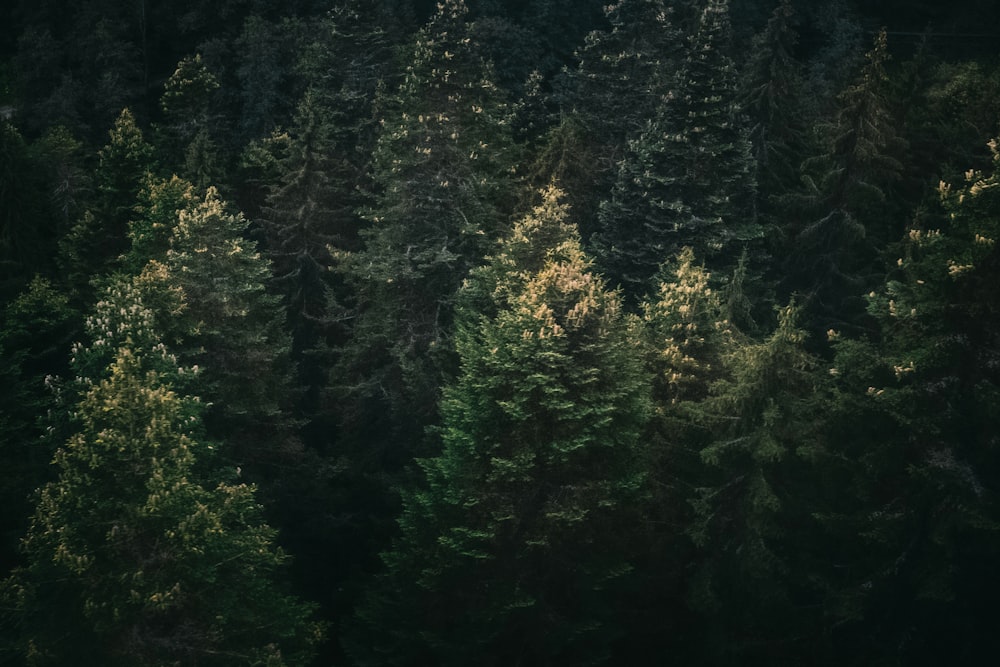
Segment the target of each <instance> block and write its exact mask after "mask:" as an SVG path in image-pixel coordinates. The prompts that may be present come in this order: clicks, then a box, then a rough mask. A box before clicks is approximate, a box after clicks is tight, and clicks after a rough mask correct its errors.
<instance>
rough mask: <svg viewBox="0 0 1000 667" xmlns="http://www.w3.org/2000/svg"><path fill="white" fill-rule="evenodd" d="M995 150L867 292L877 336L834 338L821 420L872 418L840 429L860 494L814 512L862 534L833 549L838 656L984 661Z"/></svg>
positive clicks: (998, 355) (999, 333)
mask: <svg viewBox="0 0 1000 667" xmlns="http://www.w3.org/2000/svg"><path fill="white" fill-rule="evenodd" d="M998 146H1000V145H998V142H996V141H993V142H991V148H992V151H993V158H994V167H993V169H992V170H991V171H990V172H987V173H982V172H978V171H975V170H970V171H969V172H968V173H967V174H966V181H965V182H964V183H963V184H962V185H961V186H960V187H957V188H951V187H950V186H948V185H946V184H944V183H942V184H941V187H940V194H941V200H942V204H943V206H944V212H945V213H946V215H945V216H943V217H942V218H941V219H940V220H939V221H938V223H939V224H940V226H937V225H938V223H932V224H931V225H929V226H918V227H914V228H912V229H911V230H910V232H909V234H908V236H907V239H906V241H905V243H904V244H903V247H902V252H901V253H900V255H901V256H900V257H899V259H898V261H897V266H896V268H895V270H894V271H893V272H892V273H891V274H890V276H889V278H888V280H887V281H886V282H885V284H884V286H883V287H881V288H880V289H878V290H874V291H873V292H871V293H870V295H869V300H868V303H869V310H870V312H871V314H872V316H873V317H874V319H875V320H876V322H877V323H878V324H879V334H880V335H879V338H878V339H876V340H874V341H871V342H869V341H851V340H842V341H841V342H840V343H839V344H838V345H837V352H838V355H837V358H836V359H835V363H836V366H835V367H836V369H837V372H838V379H839V381H840V384H841V387H842V390H841V391H842V392H843V398H842V399H841V400H840V401H838V404H837V405H835V408H836V413H835V414H833V415H831V420H836V419H837V418H838V417H839V418H840V419H841V420H842V419H843V417H844V415H845V414H864V415H865V416H866V419H865V422H863V423H865V424H872V425H881V427H880V428H879V429H878V430H875V429H874V428H866V429H864V430H862V429H859V428H858V427H857V426H858V425H855V428H853V429H852V428H850V427H849V426H848V425H847V423H846V422H841V424H839V430H840V431H841V434H840V437H839V438H838V440H839V442H841V443H842V449H840V450H838V452H837V453H838V454H839V455H840V457H841V458H842V459H843V460H844V461H848V462H852V463H853V465H852V466H851V467H850V468H849V472H850V473H851V474H852V476H853V479H854V486H855V492H854V493H853V494H852V495H851V498H850V499H844V498H838V501H839V506H832V507H831V509H830V510H829V511H828V512H825V513H824V520H825V521H826V522H828V523H829V525H830V530H831V532H832V533H833V534H834V535H836V536H837V538H838V541H839V542H840V543H842V544H845V545H847V544H849V543H848V542H845V541H844V540H845V539H854V540H857V541H858V546H857V547H856V548H855V549H851V550H848V549H845V553H843V554H838V556H839V560H840V562H845V563H848V564H849V568H848V569H847V570H846V571H845V574H847V575H849V576H848V577H844V578H842V579H841V580H840V581H839V582H838V583H839V584H840V585H839V586H838V587H837V588H836V589H835V590H836V594H837V597H836V600H837V601H838V603H839V604H838V606H837V607H836V608H835V611H836V616H835V618H836V619H837V620H839V621H840V622H841V625H840V635H839V636H838V637H837V639H838V642H837V645H836V646H837V648H838V649H839V650H840V652H841V655H842V658H841V660H842V664H862V663H863V662H865V661H870V659H871V657H872V656H878V657H879V658H880V659H883V660H887V661H888V660H892V661H896V662H901V663H906V662H909V663H915V662H929V663H933V662H940V661H948V660H956V661H958V662H969V663H974V662H978V661H980V660H985V659H988V648H987V647H988V642H987V641H984V638H986V637H988V636H990V630H989V629H988V626H989V624H990V623H991V621H989V620H987V619H989V618H991V614H990V612H989V609H990V608H991V604H992V602H991V600H992V599H993V598H994V597H995V596H996V595H997V592H998V590H997V585H996V582H995V579H994V578H993V577H992V575H991V574H990V573H989V571H988V568H989V565H988V563H991V562H993V561H994V560H995V558H996V555H997V554H998V553H1000V540H998V535H1000V530H998V529H1000V510H998V507H997V503H996V494H995V491H994V486H995V482H994V480H995V479H996V473H997V470H1000V458H998V456H997V437H996V433H997V415H998V414H1000V412H998V410H997V406H998V405H1000V377H998V374H997V368H998V364H997V360H998V359H1000V313H998V310H997V306H996V303H997V302H996V297H995V285H996V280H997V271H998V266H1000V264H998V262H997V250H996V243H995V240H996V238H997V237H998V234H1000V227H998V221H1000V215H998V213H1000V198H998V195H997V193H998V192H1000V189H998V188H1000V147H998ZM834 424H837V422H836V421H834ZM835 428H836V426H835ZM851 500H853V501H854V502H851Z"/></svg>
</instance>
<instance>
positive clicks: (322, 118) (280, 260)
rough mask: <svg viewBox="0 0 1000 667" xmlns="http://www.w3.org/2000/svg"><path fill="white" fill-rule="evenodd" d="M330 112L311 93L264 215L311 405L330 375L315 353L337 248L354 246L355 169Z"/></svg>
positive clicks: (323, 335)
mask: <svg viewBox="0 0 1000 667" xmlns="http://www.w3.org/2000/svg"><path fill="white" fill-rule="evenodd" d="M329 115H330V112H329V110H327V109H326V108H325V107H323V106H322V105H321V104H320V101H319V98H318V96H317V95H316V94H315V93H314V92H313V91H308V92H307V93H306V95H305V96H304V97H303V99H302V102H301V103H300V105H299V109H298V111H297V113H296V117H295V119H294V120H293V124H292V128H291V130H290V132H289V133H287V134H286V135H284V137H283V141H281V144H282V145H281V153H280V155H279V162H278V168H279V170H280V180H279V181H278V183H276V184H275V185H274V186H273V188H272V190H271V192H270V194H269V195H268V197H267V203H266V204H265V206H264V208H263V211H262V220H261V221H260V222H261V224H262V226H263V228H264V236H265V246H266V248H267V255H268V257H269V258H270V260H271V267H272V270H273V271H274V280H273V283H272V285H273V287H274V288H275V290H276V291H277V293H279V294H280V295H281V296H282V302H283V305H284V307H285V310H286V313H287V319H286V322H287V325H288V329H289V330H290V332H291V334H292V355H293V357H294V360H295V361H296V362H297V363H298V375H299V379H300V381H301V384H302V386H303V387H304V388H305V389H306V390H307V393H308V394H309V396H310V397H311V399H310V402H311V403H313V404H315V402H316V399H317V394H318V392H319V391H320V389H321V388H322V387H323V386H325V385H326V383H327V382H328V380H329V377H328V374H329V364H328V363H327V364H323V363H320V360H319V359H318V358H317V357H316V355H317V353H318V352H319V351H320V350H322V349H323V348H324V347H325V345H326V343H327V339H328V334H329V330H330V328H331V319H332V316H333V315H334V313H332V312H331V310H332V309H333V308H334V307H335V306H336V293H335V292H333V291H332V290H331V288H332V287H333V281H332V279H331V278H332V269H333V267H334V253H337V252H338V251H339V252H343V251H345V250H350V249H356V247H357V227H358V219H357V217H356V214H355V211H354V204H356V203H357V196H356V195H355V194H354V187H353V186H354V173H353V169H352V167H351V165H350V164H348V163H347V162H346V160H345V159H344V158H342V157H341V156H340V155H339V154H337V153H336V152H335V150H336V149H335V145H334V138H333V136H332V134H333V128H332V125H331V121H330V118H329ZM340 291H341V292H343V290H340ZM342 298H343V297H342ZM338 314H339V313H338ZM307 356H308V357H310V358H309V359H308V361H307V359H306V357H307Z"/></svg>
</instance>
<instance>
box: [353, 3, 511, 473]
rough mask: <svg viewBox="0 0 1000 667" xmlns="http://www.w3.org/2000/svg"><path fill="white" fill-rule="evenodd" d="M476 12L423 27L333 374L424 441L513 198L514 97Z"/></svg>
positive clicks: (392, 102) (446, 8)
mask: <svg viewBox="0 0 1000 667" xmlns="http://www.w3.org/2000/svg"><path fill="white" fill-rule="evenodd" d="M467 14H468V9H467V8H466V6H465V4H464V2H462V1H461V0H449V1H448V2H444V3H442V4H441V5H439V8H438V11H437V12H436V13H435V15H434V16H433V17H432V19H431V21H430V22H429V23H428V24H427V25H426V26H425V27H424V28H423V29H422V30H420V31H419V32H418V33H417V36H416V38H415V41H414V44H413V60H412V64H411V65H410V66H409V67H408V68H407V72H406V75H405V78H404V80H403V82H402V84H401V85H400V88H399V90H398V91H397V92H396V93H395V94H394V95H393V96H392V97H391V98H390V99H389V100H388V101H387V103H386V117H385V118H384V126H383V127H382V131H381V134H380V136H379V141H378V146H377V149H376V152H375V163H374V171H373V178H374V183H375V186H376V188H377V190H376V199H375V202H374V204H373V206H372V208H371V209H370V210H368V211H367V212H366V215H365V217H366V221H367V225H366V226H365V227H364V228H363V229H362V231H361V236H362V241H363V244H364V247H363V249H362V250H361V251H359V252H358V253H356V254H354V255H353V256H352V257H350V258H349V259H348V260H347V262H348V265H347V267H346V268H347V271H348V277H349V279H350V280H351V281H352V283H353V284H354V285H356V289H357V292H358V297H357V298H358V301H359V303H358V313H357V317H356V319H355V321H354V326H353V332H352V337H353V338H352V341H351V342H350V343H349V344H348V346H347V347H345V349H344V350H343V358H342V360H341V368H340V369H339V370H338V371H337V372H336V373H335V376H334V377H335V379H336V381H337V382H338V383H343V384H346V385H347V386H348V387H351V389H350V394H351V395H350V396H349V397H348V399H349V401H350V404H352V405H364V403H365V402H369V401H372V402H373V405H375V406H377V407H376V408H375V414H372V413H371V412H370V411H369V410H368V409H363V410H362V411H361V417H362V419H365V420H367V419H370V418H372V417H375V418H376V419H377V420H378V421H379V422H385V423H386V424H387V425H389V426H394V427H396V428H397V429H399V430H397V431H396V434H395V435H394V436H393V439H394V440H401V441H402V442H410V443H412V442H414V441H416V440H419V439H420V438H421V434H422V432H423V427H424V426H425V425H426V424H427V423H428V422H429V421H430V420H431V419H432V418H433V415H434V412H435V409H436V403H437V398H438V394H439V390H438V386H439V384H440V381H441V372H442V365H443V364H445V365H446V364H448V363H450V362H449V354H450V353H449V352H448V350H449V348H450V347H451V344H450V342H449V339H450V334H451V326H452V310H453V306H452V302H453V299H454V295H455V292H456V291H457V290H458V288H459V286H460V285H461V282H462V280H463V279H464V277H465V276H466V274H467V273H468V272H469V270H470V269H471V268H472V267H474V266H476V265H477V264H478V263H480V262H481V260H482V258H483V256H484V255H485V253H486V249H487V247H488V244H489V243H490V242H491V240H492V239H495V238H497V237H498V235H499V233H500V231H501V229H502V225H503V223H504V220H505V217H506V214H507V212H508V210H509V208H510V205H511V199H512V193H511V180H512V174H511V171H512V167H511V164H512V163H513V156H512V155H511V154H510V153H511V151H512V145H511V142H510V137H509V126H508V124H507V119H506V117H505V114H506V105H505V104H504V103H503V101H502V95H501V93H500V91H499V90H497V88H496V87H495V86H494V85H493V83H492V82H491V81H490V79H489V73H490V67H489V66H488V64H487V63H484V62H483V61H482V59H481V58H479V56H478V55H477V53H476V50H475V45H474V43H473V42H472V41H471V39H470V38H469V37H468V36H467V35H468V30H469V29H468V25H467ZM343 384H342V386H343ZM386 413H387V414H388V415H389V420H388V421H387V422H386V420H385V419H384V417H385V414H386ZM350 419H351V420H352V421H353V419H354V418H353V417H352V418H350ZM348 426H349V428H350V429H354V428H357V427H358V425H356V424H349V425H348ZM360 426H361V427H362V428H364V427H365V426H366V425H365V424H361V425H360ZM402 451H404V454H403V460H406V458H408V455H407V454H406V453H405V448H404V449H403V450H402Z"/></svg>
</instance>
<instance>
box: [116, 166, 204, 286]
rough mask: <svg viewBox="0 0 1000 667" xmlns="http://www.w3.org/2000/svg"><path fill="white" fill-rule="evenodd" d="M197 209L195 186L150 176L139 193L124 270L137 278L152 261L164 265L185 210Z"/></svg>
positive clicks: (173, 178)
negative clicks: (172, 236) (173, 235)
mask: <svg viewBox="0 0 1000 667" xmlns="http://www.w3.org/2000/svg"><path fill="white" fill-rule="evenodd" d="M194 205H195V190H194V186H193V185H192V184H191V183H189V182H188V181H185V180H184V179H182V178H178V177H177V176H172V177H170V179H169V180H166V179H159V178H156V177H155V176H152V175H149V176H148V177H147V178H146V180H145V182H144V183H143V186H142V189H141V190H140V191H139V194H138V196H137V201H136V204H135V207H134V215H133V217H132V219H131V220H130V221H129V230H128V235H129V240H130V241H131V244H130V247H129V251H128V253H127V254H126V255H125V260H124V262H123V263H122V268H123V269H124V270H125V271H127V272H128V273H130V274H132V275H135V274H138V273H140V272H141V271H142V269H143V267H145V265H146V263H147V262H148V261H149V260H156V261H158V262H163V261H164V260H165V259H166V256H167V250H168V249H169V247H170V236H171V234H172V233H173V231H174V227H175V226H176V225H177V222H178V216H179V214H180V212H181V211H182V210H185V209H189V208H192V207H193V206H194Z"/></svg>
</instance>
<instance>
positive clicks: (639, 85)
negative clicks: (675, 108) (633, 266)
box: [536, 0, 684, 239]
mask: <svg viewBox="0 0 1000 667" xmlns="http://www.w3.org/2000/svg"><path fill="white" fill-rule="evenodd" d="M667 4H668V3H665V2H663V0H622V1H621V2H616V3H613V4H610V5H607V6H606V7H605V8H604V13H605V17H606V19H607V21H608V22H609V23H610V30H600V31H595V32H593V33H591V34H590V35H588V36H587V39H586V42H585V44H584V46H583V47H582V48H580V49H579V50H578V51H577V52H576V58H577V60H578V61H579V64H578V65H577V67H576V69H574V70H566V71H565V72H564V73H563V76H562V78H561V80H560V84H561V87H562V88H563V89H564V91H565V92H563V93H562V95H561V98H562V99H560V102H561V104H562V106H563V122H562V123H561V124H560V125H559V126H557V127H556V128H554V129H553V130H552V131H551V132H550V134H549V137H548V145H547V146H546V147H545V149H544V150H543V151H542V153H541V155H540V157H539V160H538V162H539V164H538V166H537V167H536V169H540V170H542V171H543V172H548V173H543V176H544V177H545V178H558V179H559V182H560V183H562V184H563V187H565V188H566V190H567V196H568V198H569V199H568V201H569V203H570V204H571V206H572V209H573V215H574V217H575V218H576V220H577V224H579V225H580V228H581V233H582V234H583V236H584V238H585V239H587V238H589V237H590V234H591V233H592V232H593V231H595V227H594V225H595V223H596V221H597V210H598V206H599V204H600V202H601V201H603V200H604V199H608V198H609V197H610V196H611V188H612V186H613V185H614V182H615V178H616V176H617V173H618V163H619V161H620V160H621V159H622V157H623V155H624V154H625V150H626V147H627V143H628V140H629V139H634V138H635V137H637V136H638V135H639V134H640V133H641V132H642V130H643V129H644V128H645V125H646V123H647V121H649V119H651V118H653V117H654V116H655V114H656V109H657V108H658V107H659V105H660V104H662V102H663V99H664V98H665V97H666V96H667V94H668V92H669V91H670V90H671V89H672V88H673V85H674V77H675V75H676V71H677V69H678V67H679V65H680V63H681V61H682V60H683V57H684V53H683V49H684V40H683V37H682V35H681V32H680V30H678V29H677V27H676V26H675V25H674V24H673V23H672V21H671V17H672V14H673V12H672V9H671V8H670V7H668V6H667ZM567 142H569V143H570V144H571V145H572V148H571V149H570V150H566V148H565V144H566V143H567Z"/></svg>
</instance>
